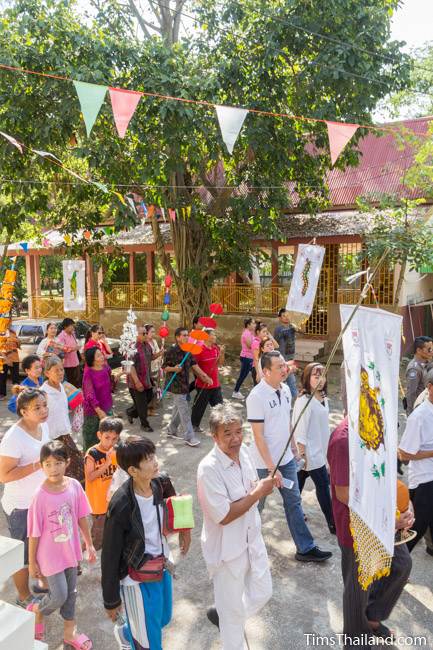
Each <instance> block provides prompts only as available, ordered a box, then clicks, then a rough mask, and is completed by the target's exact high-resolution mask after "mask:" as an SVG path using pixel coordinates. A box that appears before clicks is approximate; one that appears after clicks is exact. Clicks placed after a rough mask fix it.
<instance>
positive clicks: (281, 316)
mask: <svg viewBox="0 0 433 650" xmlns="http://www.w3.org/2000/svg"><path fill="white" fill-rule="evenodd" d="M278 320H279V323H278V325H277V326H276V328H275V331H274V338H275V340H276V341H277V343H278V345H279V350H280V353H281V354H282V356H283V358H284V361H293V360H294V358H295V341H296V329H295V328H294V326H293V325H292V323H291V322H290V314H289V312H288V311H287V309H285V308H284V307H283V308H282V309H280V311H279V312H278ZM290 370H291V372H289V374H288V375H287V377H286V379H285V382H286V384H287V385H288V387H289V388H290V392H291V394H292V399H294V400H295V399H296V397H297V396H298V389H297V387H296V367H295V366H291V368H290Z"/></svg>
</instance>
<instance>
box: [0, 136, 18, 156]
mask: <svg viewBox="0 0 433 650" xmlns="http://www.w3.org/2000/svg"><path fill="white" fill-rule="evenodd" d="M0 135H2V136H3V137H4V138H5V139H6V140H7V141H8V142H10V143H11V144H13V145H14V147H16V148H17V149H18V151H19V152H20V153H23V145H22V144H21V143H20V142H18V140H15V138H13V137H12V136H11V135H8V134H7V133H4V132H3V131H0Z"/></svg>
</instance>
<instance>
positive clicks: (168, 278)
mask: <svg viewBox="0 0 433 650" xmlns="http://www.w3.org/2000/svg"><path fill="white" fill-rule="evenodd" d="M172 283H173V278H172V277H171V275H166V276H165V280H164V284H165V286H166V287H167V289H169V288H170V287H171V285H172Z"/></svg>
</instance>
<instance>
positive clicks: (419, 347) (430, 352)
mask: <svg viewBox="0 0 433 650" xmlns="http://www.w3.org/2000/svg"><path fill="white" fill-rule="evenodd" d="M413 347H414V357H413V359H412V360H411V361H409V363H408V365H407V368H406V413H407V415H410V414H411V413H412V411H413V409H414V405H415V401H416V398H417V397H418V395H419V394H420V393H422V391H423V390H424V388H425V387H426V377H427V372H428V370H429V367H428V365H429V363H430V362H431V361H432V359H433V339H431V338H430V337H429V336H417V337H416V339H415V341H414V344H413Z"/></svg>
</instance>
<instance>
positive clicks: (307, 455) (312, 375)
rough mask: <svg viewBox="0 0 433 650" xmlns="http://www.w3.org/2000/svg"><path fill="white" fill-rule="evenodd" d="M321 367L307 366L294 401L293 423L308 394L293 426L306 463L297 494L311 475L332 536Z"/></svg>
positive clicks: (325, 400) (326, 412)
mask: <svg viewBox="0 0 433 650" xmlns="http://www.w3.org/2000/svg"><path fill="white" fill-rule="evenodd" d="M323 371H324V368H323V366H322V365H321V364H320V363H309V364H308V365H307V366H306V367H305V369H304V372H303V374H302V392H301V395H300V396H299V397H298V399H297V400H296V402H295V406H294V409H293V416H292V422H293V424H294V423H295V422H296V421H297V419H298V417H299V415H300V414H301V412H302V410H303V408H304V406H305V405H306V403H307V401H308V399H309V397H310V395H311V394H312V393H313V394H314V397H313V399H312V400H311V402H310V404H309V406H308V407H307V409H306V411H305V412H304V413H303V414H302V416H301V419H300V421H299V423H298V425H297V427H296V432H295V437H296V443H297V446H298V450H299V455H300V456H301V458H302V459H304V460H305V466H304V468H303V469H301V470H299V471H298V482H299V491H300V492H302V489H303V487H304V485H305V481H306V480H307V477H308V476H310V477H311V479H312V481H313V483H314V485H315V487H316V496H317V500H318V502H319V505H320V508H321V510H322V512H323V514H324V515H325V519H326V523H327V524H328V528H329V531H330V532H331V533H332V534H333V535H335V523H334V517H333V514H332V503H331V492H330V488H329V474H328V469H327V467H326V455H327V452H328V443H329V436H330V430H329V405H328V398H327V396H326V380H325V378H324V377H323Z"/></svg>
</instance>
